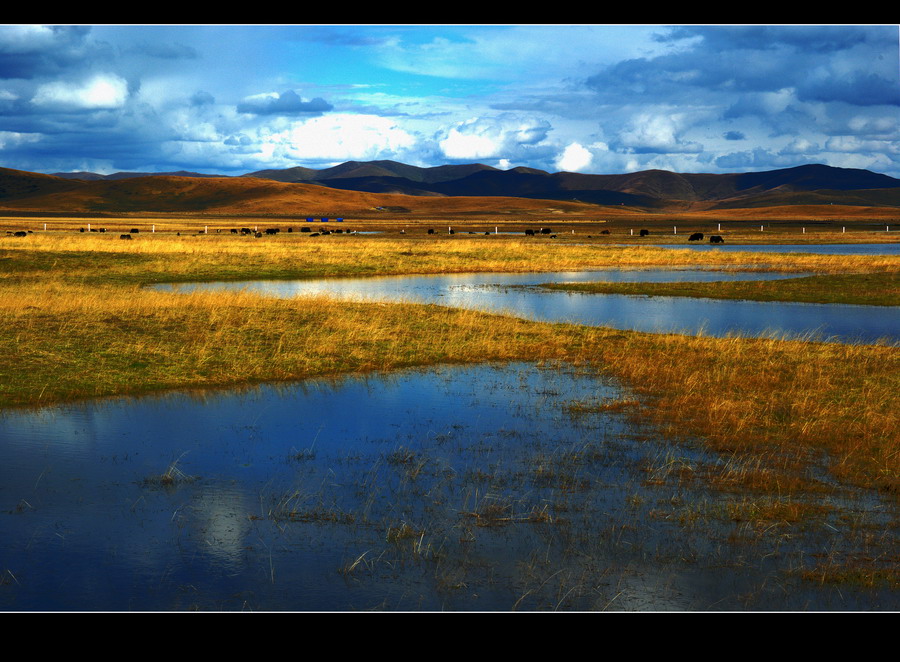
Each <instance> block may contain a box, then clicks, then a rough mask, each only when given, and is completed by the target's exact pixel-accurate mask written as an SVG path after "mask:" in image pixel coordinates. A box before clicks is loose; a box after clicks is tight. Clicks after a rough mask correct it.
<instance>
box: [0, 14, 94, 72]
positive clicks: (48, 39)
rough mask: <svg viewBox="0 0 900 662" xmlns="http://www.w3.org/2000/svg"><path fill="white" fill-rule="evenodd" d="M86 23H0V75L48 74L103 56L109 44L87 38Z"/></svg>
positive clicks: (88, 29)
mask: <svg viewBox="0 0 900 662" xmlns="http://www.w3.org/2000/svg"><path fill="white" fill-rule="evenodd" d="M89 33H90V28H89V27H82V26H74V27H70V26H54V27H31V26H5V27H0V79H26V80H27V79H32V78H37V77H40V76H52V75H56V74H59V73H60V72H63V71H69V70H71V69H72V68H73V67H79V66H81V65H83V64H84V63H86V62H90V61H92V60H95V59H98V58H101V57H104V56H105V55H107V54H108V53H109V50H110V49H109V46H108V45H107V44H104V43H101V42H90V41H88V39H87V37H88V34H89Z"/></svg>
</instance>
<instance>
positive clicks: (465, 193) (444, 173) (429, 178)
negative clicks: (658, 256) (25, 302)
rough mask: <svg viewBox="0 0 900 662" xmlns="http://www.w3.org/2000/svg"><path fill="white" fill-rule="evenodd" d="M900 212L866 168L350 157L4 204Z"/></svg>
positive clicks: (32, 196) (272, 210)
mask: <svg viewBox="0 0 900 662" xmlns="http://www.w3.org/2000/svg"><path fill="white" fill-rule="evenodd" d="M820 205H824V206H829V207H832V206H852V207H865V208H883V209H884V210H888V209H892V208H900V180H898V179H895V178H893V177H888V176H887V175H882V174H878V173H874V172H871V171H868V170H859V169H851V168H835V167H831V166H825V165H804V166H799V167H796V168H786V169H782V170H772V171H766V172H752V173H735V174H681V173H675V172H669V171H664V170H647V171H642V172H635V173H628V174H621V175H589V174H579V173H570V172H558V173H547V172H544V171H542V170H536V169H532V168H513V169H511V170H498V169H496V168H493V167H490V166H487V165H483V164H467V165H449V166H437V167H433V168H420V167H417V166H410V165H406V164H403V163H397V162H394V161H369V162H358V161H350V162H347V163H343V164H340V165H337V166H334V167H332V168H326V169H323V170H314V169H311V168H303V167H295V168H288V169H284V170H261V171H257V172H254V173H248V174H247V175H242V176H239V177H223V176H215V175H200V174H198V173H190V172H178V173H165V174H152V175H151V174H147V173H115V174H113V175H105V176H104V175H97V174H95V173H62V174H57V175H44V174H39V173H30V172H25V171H19V170H10V169H4V168H0V210H5V211H6V212H7V213H9V212H13V211H16V210H18V211H23V212H24V211H34V212H36V211H39V210H40V211H46V212H69V213H126V212H159V213H227V214H289V215H305V214H310V215H320V214H323V215H351V214H362V213H366V214H369V213H379V212H384V211H388V212H393V213H401V214H402V213H421V214H438V213H440V214H466V213H478V212H487V213H552V212H555V213H561V212H562V213H575V214H587V215H593V214H598V213H601V211H602V212H603V213H612V210H610V208H615V209H614V211H615V212H620V213H621V212H625V211H632V212H635V211H638V212H645V213H680V212H695V211H707V212H709V211H716V210H721V211H723V212H725V211H728V210H737V209H761V208H764V207H789V206H804V207H809V206H820Z"/></svg>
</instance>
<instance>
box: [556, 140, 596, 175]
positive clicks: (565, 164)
mask: <svg viewBox="0 0 900 662" xmlns="http://www.w3.org/2000/svg"><path fill="white" fill-rule="evenodd" d="M593 159H594V157H593V155H592V154H591V152H590V150H589V149H587V148H585V147H583V146H582V145H579V144H578V143H572V144H570V145H569V146H568V147H566V149H565V150H564V151H563V153H562V154H561V155H560V157H559V158H558V159H557V160H556V167H557V168H559V169H560V170H564V171H566V172H580V171H582V170H586V169H587V168H588V167H589V166H590V165H591V161H593Z"/></svg>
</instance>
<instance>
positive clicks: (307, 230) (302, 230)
mask: <svg viewBox="0 0 900 662" xmlns="http://www.w3.org/2000/svg"><path fill="white" fill-rule="evenodd" d="M309 231H310V230H309V228H300V232H309Z"/></svg>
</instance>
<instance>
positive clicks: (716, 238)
mask: <svg viewBox="0 0 900 662" xmlns="http://www.w3.org/2000/svg"><path fill="white" fill-rule="evenodd" d="M709 243H711V244H724V243H725V240H724V239H722V237H720V236H719V235H717V234H714V235H713V236H711V237H710V238H709Z"/></svg>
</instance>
